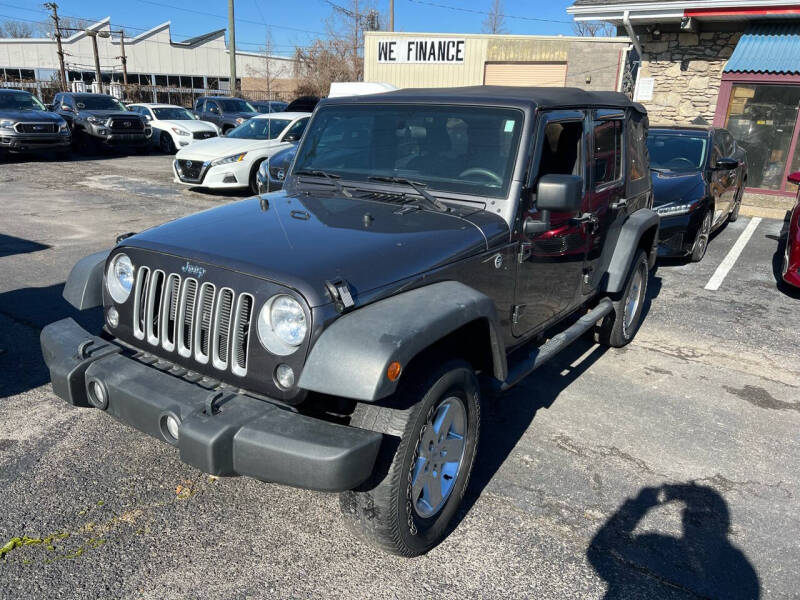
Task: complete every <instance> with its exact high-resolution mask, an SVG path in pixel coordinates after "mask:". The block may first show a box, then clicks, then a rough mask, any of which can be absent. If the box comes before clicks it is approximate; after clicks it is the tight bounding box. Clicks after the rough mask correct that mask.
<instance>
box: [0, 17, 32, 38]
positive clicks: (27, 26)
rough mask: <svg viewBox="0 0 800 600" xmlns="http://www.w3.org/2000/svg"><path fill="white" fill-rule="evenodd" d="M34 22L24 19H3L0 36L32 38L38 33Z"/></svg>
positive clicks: (0, 24) (0, 25)
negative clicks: (27, 21)
mask: <svg viewBox="0 0 800 600" xmlns="http://www.w3.org/2000/svg"><path fill="white" fill-rule="evenodd" d="M33 25H34V24H33V23H26V22H24V21H12V20H8V21H3V22H2V23H0V38H32V37H33V36H34V35H35V34H36V33H38V28H37V27H34V26H33Z"/></svg>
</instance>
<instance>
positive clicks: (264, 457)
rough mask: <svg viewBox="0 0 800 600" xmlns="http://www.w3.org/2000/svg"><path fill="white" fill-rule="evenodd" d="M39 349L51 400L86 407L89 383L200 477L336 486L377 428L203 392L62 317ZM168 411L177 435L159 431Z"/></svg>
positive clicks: (363, 459)
mask: <svg viewBox="0 0 800 600" xmlns="http://www.w3.org/2000/svg"><path fill="white" fill-rule="evenodd" d="M41 345H42V353H43V355H44V359H45V363H47V366H48V368H49V369H50V377H51V379H52V382H53V391H54V392H55V394H56V395H57V396H59V397H61V398H62V399H64V400H65V401H67V402H68V403H70V404H73V405H75V406H81V407H91V406H92V403H90V394H89V391H88V386H89V384H93V382H96V384H98V385H100V386H102V389H103V390H104V391H105V396H106V400H107V406H106V407H104V408H103V410H105V411H106V412H108V413H109V414H110V415H111V416H113V417H115V418H116V419H118V420H120V421H122V422H123V423H126V424H128V425H131V426H132V427H135V428H136V429H138V430H140V431H142V432H144V433H147V434H148V435H151V436H153V437H155V438H158V439H160V440H161V441H165V442H168V443H171V444H173V445H175V446H177V447H178V450H179V452H180V457H181V460H183V461H184V462H185V463H187V464H190V465H192V466H194V467H197V468H198V469H201V470H203V471H205V472H206V473H210V474H212V475H223V476H225V475H247V476H250V477H254V478H256V479H260V480H261V481H269V482H274V483H281V484H285V485H290V486H294V487H300V488H307V489H314V490H321V491H330V492H338V491H344V490H349V489H352V488H354V487H356V486H358V485H359V484H361V483H362V482H363V481H364V480H366V479H367V477H369V475H370V473H371V472H372V468H373V466H374V463H375V457H376V455H377V452H378V448H379V446H380V444H381V440H382V437H383V436H382V435H381V434H380V433H376V432H373V431H367V430H364V429H357V428H355V427H347V426H344V425H338V424H334V423H329V422H327V421H323V420H320V419H315V418H312V417H308V416H305V415H301V414H298V413H295V412H292V411H290V410H288V409H284V408H281V407H279V406H277V405H275V404H272V403H270V402H267V401H264V400H259V399H257V398H253V397H251V396H246V395H244V394H241V393H238V392H236V391H234V390H233V389H230V388H227V389H226V388H216V389H212V390H209V389H208V388H207V387H203V386H202V385H200V384H199V383H192V382H190V381H188V380H187V379H184V378H182V377H178V376H177V375H175V374H171V373H170V369H169V367H166V368H165V370H161V369H160V368H158V367H156V366H151V365H149V364H145V363H143V362H141V361H139V360H137V359H135V358H132V357H131V356H130V355H129V353H126V351H125V349H124V348H123V347H122V346H118V345H117V344H115V343H113V342H109V341H107V340H104V339H102V338H99V337H96V336H93V335H91V334H90V333H88V332H87V331H85V330H84V329H82V328H81V327H80V326H79V325H78V324H77V323H75V321H73V320H72V319H63V320H61V321H57V322H55V323H51V324H50V325H48V326H47V327H45V328H44V329H43V330H42V334H41ZM198 378H199V377H198ZM212 398H213V400H212ZM95 404H96V403H95ZM168 416H171V417H173V418H175V419H177V420H178V422H179V423H180V428H179V436H178V439H177V440H176V439H174V438H172V437H171V436H170V435H169V432H168V430H167V428H166V419H167V417H168Z"/></svg>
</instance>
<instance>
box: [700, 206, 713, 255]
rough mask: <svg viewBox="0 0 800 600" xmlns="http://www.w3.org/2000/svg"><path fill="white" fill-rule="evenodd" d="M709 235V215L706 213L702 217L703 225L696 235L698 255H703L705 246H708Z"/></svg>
mask: <svg viewBox="0 0 800 600" xmlns="http://www.w3.org/2000/svg"><path fill="white" fill-rule="evenodd" d="M710 233H711V213H706V216H705V217H703V225H702V227H701V229H700V233H699V234H698V235H697V249H698V250H699V252H700V254H701V255H702V254H705V252H706V246H708V236H709V234H710Z"/></svg>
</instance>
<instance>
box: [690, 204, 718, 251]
mask: <svg viewBox="0 0 800 600" xmlns="http://www.w3.org/2000/svg"><path fill="white" fill-rule="evenodd" d="M712 220H713V209H710V208H709V209H708V210H707V211H706V214H704V215H703V220H702V221H701V223H700V227H699V228H698V230H697V235H695V238H694V244H692V252H691V253H690V254H689V260H690V261H692V262H700V261H701V260H703V257H704V256H705V255H706V250H708V240H709V239H710V238H711V227H712Z"/></svg>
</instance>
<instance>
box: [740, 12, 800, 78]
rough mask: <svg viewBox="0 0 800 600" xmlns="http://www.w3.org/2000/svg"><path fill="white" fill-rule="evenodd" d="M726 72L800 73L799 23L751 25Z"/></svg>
mask: <svg viewBox="0 0 800 600" xmlns="http://www.w3.org/2000/svg"><path fill="white" fill-rule="evenodd" d="M725 72H726V73H730V72H738V73H742V72H745V73H782V74H795V73H800V23H796V22H794V23H761V24H757V25H751V26H750V27H749V28H748V29H747V31H745V33H744V35H743V36H742V37H741V39H740V40H739V43H738V44H737V45H736V49H735V50H734V51H733V55H732V56H731V57H730V59H729V60H728V64H727V65H726V66H725Z"/></svg>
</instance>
